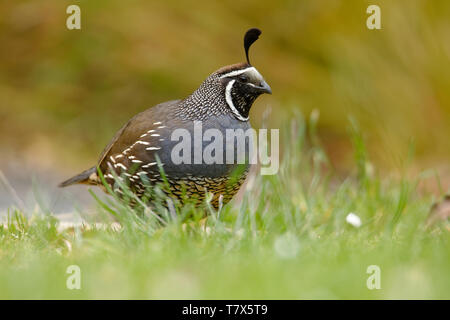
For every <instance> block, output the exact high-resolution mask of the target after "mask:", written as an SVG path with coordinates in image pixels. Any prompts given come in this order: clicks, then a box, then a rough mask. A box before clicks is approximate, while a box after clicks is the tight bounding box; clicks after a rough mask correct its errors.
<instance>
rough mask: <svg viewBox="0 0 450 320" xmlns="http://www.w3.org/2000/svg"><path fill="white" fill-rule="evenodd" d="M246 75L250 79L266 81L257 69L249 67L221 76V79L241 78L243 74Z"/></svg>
mask: <svg viewBox="0 0 450 320" xmlns="http://www.w3.org/2000/svg"><path fill="white" fill-rule="evenodd" d="M244 73H245V74H246V75H247V76H248V77H249V78H253V79H258V80H260V81H264V78H263V77H262V75H261V74H260V73H259V72H258V70H256V68H255V67H248V68H245V69H241V70H234V71H231V72H228V73H225V74H223V75H221V76H220V79H222V78H231V77H236V76H239V75H241V74H244Z"/></svg>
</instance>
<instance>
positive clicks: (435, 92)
mask: <svg viewBox="0 0 450 320" xmlns="http://www.w3.org/2000/svg"><path fill="white" fill-rule="evenodd" d="M71 4H77V5H79V6H80V7H81V25H82V29H81V30H68V29H67V28H66V19H67V17H68V14H66V8H67V6H69V5H71ZM370 4H377V5H379V6H380V7H381V24H382V30H368V29H367V27H366V19H367V17H368V14H366V8H367V6H368V5H370ZM249 27H259V28H260V29H262V31H263V34H262V36H261V39H260V41H258V42H256V43H255V45H254V47H252V50H251V53H250V54H251V60H252V63H253V65H255V67H256V68H258V70H259V71H260V72H261V73H262V74H263V76H264V77H265V79H266V80H267V82H268V83H269V84H270V85H271V87H272V89H273V92H274V94H273V95H272V96H267V97H266V96H265V97H261V98H260V99H259V100H258V101H257V102H256V104H255V106H254V107H253V109H252V112H251V119H252V120H251V121H252V123H253V125H254V127H259V126H260V125H261V119H262V114H263V113H264V110H265V109H266V108H267V107H268V106H270V107H271V110H272V115H271V117H270V124H269V126H270V127H272V128H280V126H281V124H282V121H281V120H282V119H283V118H286V117H289V116H292V115H293V114H295V113H294V112H293V110H295V109H298V110H301V112H302V113H303V114H305V115H308V114H309V113H310V112H311V111H312V110H314V109H317V110H318V111H319V112H320V121H319V128H318V133H319V135H320V136H321V138H322V142H323V144H324V145H325V148H326V149H327V150H328V152H329V154H330V156H331V161H332V163H333V165H334V166H335V167H336V168H338V169H339V170H342V171H344V172H345V171H346V170H350V169H351V166H352V165H353V161H352V157H353V155H352V152H351V141H350V139H349V137H348V127H349V121H348V118H349V116H352V117H354V118H355V119H356V120H357V121H358V122H359V124H360V126H361V128H362V131H363V132H364V135H365V138H366V141H367V144H368V148H369V152H370V154H371V158H372V160H373V161H374V162H375V163H376V164H377V165H378V166H379V167H381V168H387V169H388V170H392V171H393V172H395V170H398V169H399V168H400V167H401V166H402V161H401V160H400V159H404V158H405V157H406V156H407V154H408V152H409V151H408V150H412V149H413V150H414V155H415V156H414V166H415V167H417V168H427V167H433V168H437V170H438V171H439V172H441V173H442V174H443V175H444V176H445V174H446V173H449V169H448V165H449V161H448V159H449V155H450V139H449V136H450V90H449V88H450V63H449V58H450V41H449V39H450V1H448V0H442V1H438V0H434V1H428V0H422V1H418V0H397V1H381V0H377V1H360V0H359V1H348V0H345V1H344V0H328V1H317V0H305V1H266V0H257V1H220V2H219V1H214V2H213V1H205V0H197V1H157V2H156V1H144V0H129V1H118V0H108V1H106V0H96V1H86V0H82V1H76V0H71V1H61V0H40V1H2V2H0V40H1V41H0V46H1V50H0V136H1V139H0V154H1V159H0V165H2V166H6V165H7V164H8V163H11V162H15V161H17V162H24V163H28V164H30V163H31V164H32V166H33V168H35V169H36V170H39V169H41V168H43V169H45V170H52V171H55V172H61V175H70V174H72V173H76V172H77V170H81V169H85V168H86V167H89V166H91V165H92V164H93V163H95V161H96V159H97V157H98V155H99V153H100V152H101V150H102V148H103V147H104V145H106V144H107V142H108V141H109V139H110V138H111V137H112V136H113V134H114V132H115V131H116V130H117V129H118V128H120V126H121V125H122V124H123V123H125V122H126V121H127V120H128V119H129V118H130V117H131V116H133V115H134V114H136V113H137V112H139V111H141V110H144V109H145V108H147V107H150V106H152V105H155V104H157V103H159V102H163V101H166V100H171V99H177V98H183V97H186V96H187V95H189V94H190V93H191V92H192V91H193V90H195V89H196V88H197V87H198V86H199V85H200V83H201V82H202V81H203V80H204V79H205V78H206V77H207V76H208V75H209V74H210V73H212V72H213V71H215V70H216V69H218V68H219V67H221V66H224V65H228V64H232V63H236V62H241V61H243V60H244V52H243V48H242V37H243V34H244V32H245V31H246V30H247V29H248V28H249ZM286 130H287V128H286ZM282 131H283V128H281V134H283V132H282ZM412 146H413V148H411V147H412Z"/></svg>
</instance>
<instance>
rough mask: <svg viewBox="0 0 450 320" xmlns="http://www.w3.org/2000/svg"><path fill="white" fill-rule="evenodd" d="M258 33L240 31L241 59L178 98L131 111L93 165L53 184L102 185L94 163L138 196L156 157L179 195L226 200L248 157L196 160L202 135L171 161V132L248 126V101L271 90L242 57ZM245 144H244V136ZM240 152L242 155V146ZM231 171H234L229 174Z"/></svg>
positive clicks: (152, 177) (156, 173)
mask: <svg viewBox="0 0 450 320" xmlns="http://www.w3.org/2000/svg"><path fill="white" fill-rule="evenodd" d="M260 34H261V31H260V30H259V29H256V28H253V29H250V30H248V31H247V32H246V34H245V36H244V49H245V54H246V58H247V62H246V63H239V64H234V65H230V66H226V67H223V68H221V69H219V70H217V71H216V72H214V73H212V74H211V75H210V76H209V77H208V78H206V80H205V81H204V82H203V83H202V84H201V85H200V87H199V88H198V89H197V90H196V91H194V92H193V93H192V94H191V95H190V96H188V97H187V98H185V99H183V100H173V101H168V102H164V103H161V104H158V105H156V106H154V107H152V108H149V109H147V110H145V111H143V112H141V113H139V114H137V115H136V116H134V117H133V118H132V119H131V120H129V121H128V122H127V123H126V124H125V125H124V126H123V127H122V128H121V129H120V130H119V131H118V132H117V133H116V135H115V136H114V138H113V139H112V141H111V142H110V143H109V144H108V146H107V147H106V148H105V149H104V150H103V152H102V154H101V156H100V159H99V161H98V164H97V165H96V166H94V167H92V168H90V169H88V170H86V171H84V172H82V173H80V174H79V175H77V176H75V177H73V178H70V179H68V180H67V181H64V182H62V183H61V184H60V185H59V186H60V187H66V186H69V185H72V184H76V183H82V184H91V185H102V182H101V179H100V178H99V176H98V174H97V172H98V171H97V170H98V169H99V170H100V171H101V172H102V174H103V176H104V178H105V181H106V182H107V183H108V184H109V185H110V186H111V187H112V189H113V190H115V191H117V192H120V188H117V184H116V183H115V177H116V178H117V177H120V179H124V180H126V182H127V184H128V185H129V188H130V190H132V191H133V192H134V193H135V194H136V195H138V196H139V197H141V196H142V195H143V194H144V193H145V190H146V189H145V183H148V184H150V185H154V184H156V183H158V182H162V181H163V179H162V178H161V176H160V172H161V171H160V169H159V167H160V166H158V161H159V163H160V164H161V165H162V169H163V170H164V175H165V176H166V178H167V182H168V184H169V185H170V191H171V192H170V193H171V194H172V195H175V196H176V197H177V198H179V199H180V200H182V199H181V198H182V194H183V192H184V195H185V196H188V197H189V198H196V199H197V200H199V201H201V200H203V199H204V197H205V194H206V192H211V193H212V194H213V198H212V201H211V203H212V205H213V206H214V207H215V208H217V207H218V206H219V203H220V201H222V203H223V204H226V203H227V202H228V201H229V200H231V198H232V197H233V195H234V194H236V192H237V191H238V190H239V188H240V186H241V185H242V183H243V182H244V180H245V178H246V176H247V173H248V169H249V164H248V162H246V163H245V164H243V165H239V164H237V163H236V157H238V156H239V155H238V154H237V153H238V151H237V152H235V153H236V154H234V158H233V161H232V163H229V162H228V161H227V162H226V163H225V161H223V162H219V161H216V162H212V163H211V162H208V163H206V161H205V160H204V159H203V160H202V161H200V162H199V161H198V159H196V158H195V157H196V153H195V152H196V151H198V149H199V148H200V154H202V152H204V151H205V148H206V147H207V146H208V144H210V142H208V141H206V142H205V141H202V142H201V143H200V145H199V144H198V143H196V142H195V140H194V142H193V143H192V145H190V148H187V149H185V150H184V151H183V152H187V154H182V156H184V157H185V159H188V160H190V161H184V162H182V163H179V162H177V161H174V159H173V151H175V150H174V149H175V148H177V144H179V143H180V137H178V138H176V139H174V132H175V130H176V129H181V131H178V132H187V133H189V134H192V135H191V136H194V139H195V132H194V131H195V130H196V129H195V126H196V125H197V126H198V125H199V124H200V125H201V127H202V131H203V132H206V131H207V130H208V129H213V130H215V131H214V132H216V133H217V132H218V133H221V134H222V136H223V137H225V136H226V131H227V129H233V130H237V131H239V129H242V131H240V132H246V130H247V129H249V128H251V127H250V123H249V122H248V119H249V111H250V108H251V106H252V104H253V102H254V101H255V99H256V98H257V97H258V96H259V95H260V94H262V93H269V94H271V93H272V92H271V89H270V87H269V85H268V84H267V83H266V82H265V81H264V79H263V77H262V76H261V74H260V73H259V72H258V71H257V70H256V69H255V68H254V67H253V66H252V65H251V64H250V62H249V59H248V50H249V48H250V46H251V45H252V43H253V42H255V41H256V40H257V39H258V37H259V35H260ZM224 140H225V139H224ZM211 141H212V138H211ZM236 143H237V142H236ZM236 143H235V140H234V139H233V140H232V141H231V142H230V141H228V140H227V142H224V143H223V150H221V151H223V154H224V155H225V153H226V152H227V150H228V149H229V148H231V149H232V150H236V149H237V145H236ZM245 146H246V147H248V141H246V145H245ZM216 152H217V150H216ZM245 152H246V154H245V156H246V157H247V158H248V149H247V148H246V149H245ZM189 153H190V155H189ZM219 153H220V152H219ZM186 157H187V158H186ZM242 167H243V168H242ZM239 169H240V170H239ZM236 171H237V172H238V173H237V177H236V175H235V174H233V172H236ZM122 181H123V180H122ZM147 186H148V185H147Z"/></svg>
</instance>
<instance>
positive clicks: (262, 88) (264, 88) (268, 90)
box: [256, 80, 272, 94]
mask: <svg viewBox="0 0 450 320" xmlns="http://www.w3.org/2000/svg"><path fill="white" fill-rule="evenodd" d="M256 88H257V89H258V90H259V91H260V92H261V93H268V94H272V89H271V88H270V86H269V85H268V84H267V82H265V81H264V80H263V81H262V82H261V83H260V85H259V86H257V87H256Z"/></svg>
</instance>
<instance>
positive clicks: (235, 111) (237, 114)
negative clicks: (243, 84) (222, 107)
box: [225, 80, 248, 121]
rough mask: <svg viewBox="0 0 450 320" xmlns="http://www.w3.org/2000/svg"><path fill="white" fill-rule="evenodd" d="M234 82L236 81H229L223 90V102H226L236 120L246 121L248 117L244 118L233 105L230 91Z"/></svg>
mask: <svg viewBox="0 0 450 320" xmlns="http://www.w3.org/2000/svg"><path fill="white" fill-rule="evenodd" d="M235 82H236V80H231V81H230V82H228V84H227V87H226V89H225V100H226V101H227V104H228V106H229V107H230V109H231V111H232V112H233V114H234V115H235V116H236V118H237V119H238V120H240V121H248V117H247V118H244V117H243V116H242V115H241V114H240V113H239V111H238V110H237V109H236V107H235V106H234V104H233V99H232V98H231V89H232V88H233V84H234V83H235Z"/></svg>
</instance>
